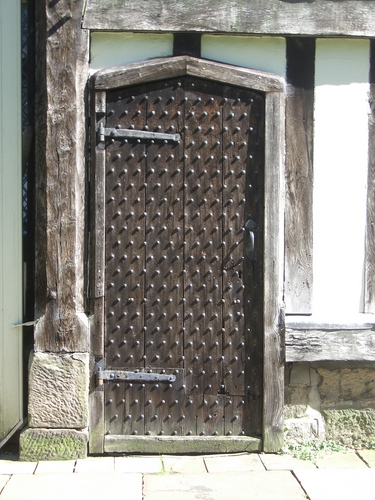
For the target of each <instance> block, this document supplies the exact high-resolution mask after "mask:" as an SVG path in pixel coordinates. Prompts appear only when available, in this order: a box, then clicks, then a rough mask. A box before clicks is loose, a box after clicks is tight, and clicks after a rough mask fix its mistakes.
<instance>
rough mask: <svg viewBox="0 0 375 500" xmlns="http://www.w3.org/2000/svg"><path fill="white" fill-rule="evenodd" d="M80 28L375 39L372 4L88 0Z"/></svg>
mask: <svg viewBox="0 0 375 500" xmlns="http://www.w3.org/2000/svg"><path fill="white" fill-rule="evenodd" d="M83 27H84V28H89V29H94V30H104V31H114V30H115V31H119V30H123V31H134V30H136V31H159V32H160V31H162V32H163V31H164V32H200V33H250V34H263V35H264V34H273V35H275V34H279V35H314V36H340V35H345V36H356V37H369V36H374V35H375V9H374V1H373V0H341V1H338V2H337V1H327V0H315V1H314V2H311V1H309V0H305V1H303V0H302V1H298V2H295V1H288V2H286V1H285V0H252V1H251V2H243V1H241V0H231V1H229V0H228V1H225V2H217V1H215V0H200V1H199V2H197V1H190V0H183V1H180V2H174V3H173V7H172V8H171V5H170V2H169V0H128V1H127V2H126V3H124V1H123V0H88V1H87V6H86V11H85V14H84V19H83Z"/></svg>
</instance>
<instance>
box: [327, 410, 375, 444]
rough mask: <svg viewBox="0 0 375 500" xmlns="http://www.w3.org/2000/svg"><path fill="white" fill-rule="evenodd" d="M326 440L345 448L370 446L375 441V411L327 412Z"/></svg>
mask: <svg viewBox="0 0 375 500" xmlns="http://www.w3.org/2000/svg"><path fill="white" fill-rule="evenodd" d="M322 413H323V416H324V419H325V424H326V438H327V439H330V440H332V441H335V442H339V443H342V444H344V445H345V446H350V447H358V446H369V445H370V444H371V442H373V441H375V410H373V409H370V408H366V409H363V410H354V409H345V410H325V411H323V412H322Z"/></svg>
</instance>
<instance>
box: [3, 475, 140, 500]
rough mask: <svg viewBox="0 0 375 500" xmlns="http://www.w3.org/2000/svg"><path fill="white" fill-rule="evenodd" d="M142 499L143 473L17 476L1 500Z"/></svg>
mask: <svg viewBox="0 0 375 500" xmlns="http://www.w3.org/2000/svg"><path fill="white" fill-rule="evenodd" d="M22 498H27V500H51V499H53V500H67V499H69V498H73V499H76V498H77V499H79V500H92V499H93V498H121V500H142V474H114V473H113V472H109V473H103V474H85V473H81V474H66V475H65V476H64V480H62V476H61V474H30V475H29V474H18V475H15V476H12V477H11V478H10V480H9V481H8V483H7V484H6V486H5V488H4V490H3V492H2V494H1V500H20V499H22Z"/></svg>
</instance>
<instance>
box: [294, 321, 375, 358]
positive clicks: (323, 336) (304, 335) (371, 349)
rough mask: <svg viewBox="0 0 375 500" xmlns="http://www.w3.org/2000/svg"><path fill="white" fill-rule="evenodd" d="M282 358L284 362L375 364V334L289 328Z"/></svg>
mask: <svg viewBox="0 0 375 500" xmlns="http://www.w3.org/2000/svg"><path fill="white" fill-rule="evenodd" d="M285 357H286V362H296V361H300V362H316V361H375V331H374V330H329V331H327V330H294V329H289V328H288V329H287V330H286V333H285Z"/></svg>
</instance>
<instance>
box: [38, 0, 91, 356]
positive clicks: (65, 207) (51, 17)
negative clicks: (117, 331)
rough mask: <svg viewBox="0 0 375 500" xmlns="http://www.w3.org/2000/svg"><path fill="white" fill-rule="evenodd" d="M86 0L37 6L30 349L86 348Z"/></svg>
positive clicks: (40, 3) (72, 349) (53, 350)
mask: <svg viewBox="0 0 375 500" xmlns="http://www.w3.org/2000/svg"><path fill="white" fill-rule="evenodd" d="M82 4H83V2H81V1H73V0H64V1H61V2H58V3H56V2H53V3H51V2H45V3H44V4H43V2H38V6H37V9H38V12H37V15H36V18H37V30H36V31H37V34H38V35H37V50H36V53H37V54H38V67H37V81H38V85H39V88H38V91H37V109H36V113H37V121H38V126H37V130H36V150H37V161H36V163H37V169H36V170H37V171H36V200H37V201H36V226H37V227H36V261H37V262H36V297H35V299H36V307H35V309H36V318H37V319H38V322H37V325H36V328H35V349H36V350H38V351H52V352H58V351H85V350H87V348H88V336H87V331H86V329H85V328H84V327H83V326H82V323H81V322H80V321H79V320H78V316H77V314H78V313H80V312H83V311H84V293H83V288H84V227H85V222H84V197H85V160H84V153H85V151H84V149H85V125H86V123H85V96H84V89H85V85H86V79H87V74H88V33H87V32H85V31H83V30H81V29H80V18H81V16H80V13H81V9H82Z"/></svg>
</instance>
